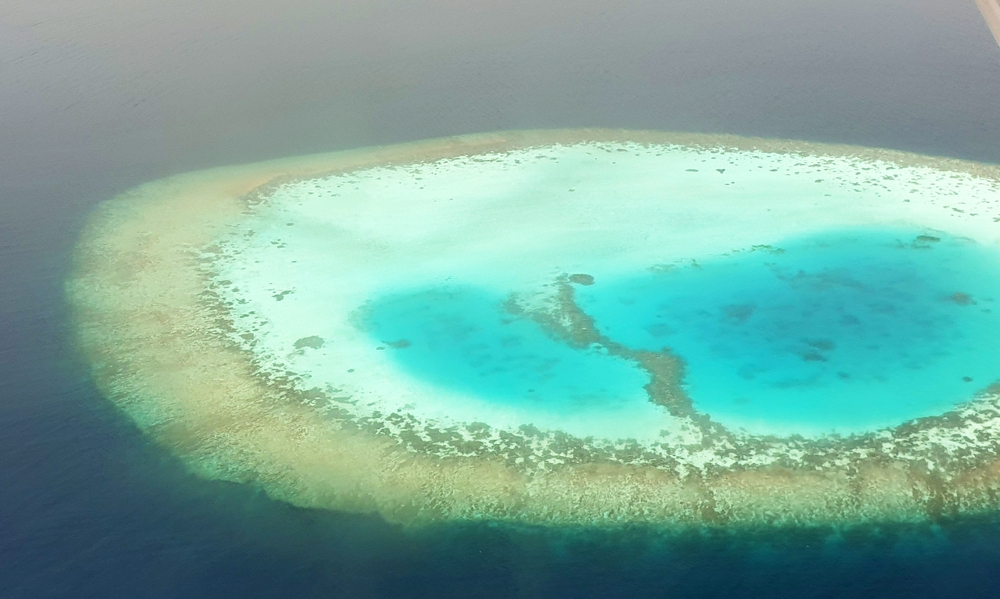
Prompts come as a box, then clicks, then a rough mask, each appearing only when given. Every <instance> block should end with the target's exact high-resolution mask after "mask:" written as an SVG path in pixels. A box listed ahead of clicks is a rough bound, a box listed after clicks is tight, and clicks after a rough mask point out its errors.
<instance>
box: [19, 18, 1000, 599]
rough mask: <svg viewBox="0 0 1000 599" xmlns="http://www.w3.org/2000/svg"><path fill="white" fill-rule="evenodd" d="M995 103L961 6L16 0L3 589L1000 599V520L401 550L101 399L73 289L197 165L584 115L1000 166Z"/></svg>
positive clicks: (502, 537) (568, 122)
mask: <svg viewBox="0 0 1000 599" xmlns="http://www.w3.org/2000/svg"><path fill="white" fill-rule="evenodd" d="M997 98H1000V48H998V47H997V45H996V43H995V41H994V40H993V38H992V36H991V35H990V33H989V31H988V29H987V28H986V26H985V25H984V24H983V22H982V19H981V17H980V16H979V14H978V12H977V11H976V9H975V6H974V3H973V2H969V1H965V0H961V1H960V0H847V1H845V2H837V3H831V2H826V1H820V0H804V1H802V0H800V1H795V2H792V1H786V0H749V1H747V2H741V3H731V2H729V3H727V2H722V1H721V0H703V1H698V2H695V1H692V0H667V1H662V0H661V1H658V2H653V1H646V0H634V1H624V2H622V1H616V2H610V1H609V2H604V1H597V2H587V3H582V4H581V3H568V2H552V3H530V2H510V3H501V2H464V3H459V2H449V1H445V0H431V1H430V2H426V3H406V2H381V3H374V2H361V1H358V0H348V1H345V2H337V3H329V2H319V1H317V0H292V1H291V2H284V3H278V2H274V1H271V0H262V1H261V2H257V3H254V4H245V3H240V2H235V1H231V0H212V1H210V2H195V1H194V0H176V1H172V2H166V3H164V2H158V3H157V2H151V1H149V0H137V1H136V2H131V3H118V2H113V1H112V0H85V1H81V2H76V3H64V2H57V1H56V0H34V1H31V2H28V1H26V0H11V1H8V2H5V3H3V5H2V6H0V597H4V598H5V599H6V598H8V597H10V598H39V597H102V598H106V597H150V598H153V597H155V598H168V597H185V598H203V597H351V598H366V597H421V598H423V597H426V598H431V597H433V598H441V597H456V598H465V597H546V598H548V597H628V598H640V597H663V598H667V597H671V598H673V597H725V598H739V597H789V598H792V597H795V598H803V597H865V598H868V597H880V598H881V597H884V598H904V597H905V598H907V599H910V598H913V597H949V598H950V597H955V598H966V597H997V596H998V595H1000V517H983V518H979V519H972V518H966V519H961V520H957V521H955V520H943V521H940V522H935V523H932V524H928V525H920V526H902V525H886V526H872V527H865V528H862V529H855V530H848V531H834V530H826V529H824V530H811V529H810V530H757V531H746V530H744V531H712V532H706V531H690V532H687V533H683V534H667V533H663V532H660V531H655V530H650V529H647V528H641V527H636V528H625V529H621V530H611V531H595V530H587V529H572V530H563V529H533V528H513V527H508V526H493V525H490V524H450V525H444V526H439V527H436V528H431V529H426V530H422V531H417V532H413V531H410V532H407V531H404V530H402V529H400V528H398V527H395V526H392V525H388V524H386V523H384V522H382V521H380V520H379V519H378V518H376V517H369V516H358V515H348V514H340V513H333V512H321V511H310V510H302V509H296V508H293V507H290V506H288V505H285V504H282V503H279V502H275V501H272V500H270V499H269V498H268V497H266V496H265V495H263V494H262V493H260V492H258V491H257V490H255V489H254V488H252V487H249V486H240V485H233V484H226V483H218V482H211V481H205V480H202V479H198V478H195V477H193V476H191V475H190V474H188V473H187V472H186V471H185V470H184V469H183V467H182V466H181V465H180V463H179V462H178V461H177V460H176V459H175V458H173V457H172V456H171V455H170V454H169V453H168V452H167V451H165V450H164V449H163V448H161V447H158V446H156V445H154V444H153V443H151V442H150V441H149V440H148V439H146V438H145V437H144V436H143V435H141V434H140V433H139V432H138V430H137V429H136V428H135V426H134V425H133V424H132V423H131V422H130V421H129V420H128V419H127V418H125V417H124V416H123V415H122V414H120V413H119V412H118V411H117V410H116V409H115V408H114V407H113V406H112V405H111V404H110V403H109V402H107V401H105V400H104V399H103V398H102V397H101V395H100V394H99V393H98V391H97V390H96V389H95V387H94V385H93V382H92V381H91V380H90V378H89V374H88V371H87V368H86V365H85V364H84V361H83V360H82V359H81V357H80V356H79V355H78V354H77V353H76V351H75V349H74V347H73V343H72V326H71V322H70V315H69V314H68V312H67V307H66V305H65V302H64V299H63V290H62V282H63V280H64V278H65V277H66V275H67V274H68V273H69V272H70V269H71V267H72V262H71V250H72V247H73V244H74V241H75V239H76V236H77V235H78V233H79V232H80V230H81V228H82V227H83V224H84V222H85V219H86V215H87V212H88V211H89V210H90V209H91V208H92V207H93V206H94V205H96V204H97V203H98V202H100V201H101V200H103V199H106V198H108V197H111V196H113V195H115V194H117V193H119V192H121V191H123V190H125V189H128V188H129V187H131V186H134V185H137V184H139V183H142V182H144V181H148V180H150V179H154V178H158V177H162V176H165V175H168V174H171V173H178V172H184V171H187V170H191V169H194V168H202V167H209V166H216V165H222V164H233V163H240V162H247V161H251V160H262V159H266V158H273V157H280V156H288V155H296V154H303V153H307V152H311V151H320V150H331V149H338V148H350V147H357V146H361V145H371V144H381V143H391V142H398V141H407V140H415V139H422V138H427V137H434V136H441V135H448V134H458V133H468V132H475V131H489V130H500V129H513V128H554V127H586V126H604V127H627V128H654V129H663V130H679V131H696V132H706V133H716V132H720V133H734V134H743V135H759V136H765V137H780V138H797V139H806V140H813V141H821V142H837V143H852V144H860V145H868V146H879V147H888V148H895V149H902V150H911V151H917V152H922V153H927V154H933V155H944V156H953V157H959V158H965V159H972V160H979V161H985V162H992V163H1000V102H998V101H997ZM956 291H961V290H956Z"/></svg>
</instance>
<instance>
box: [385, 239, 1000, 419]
mask: <svg viewBox="0 0 1000 599" xmlns="http://www.w3.org/2000/svg"><path fill="white" fill-rule="evenodd" d="M998 266H1000V257H998V254H997V253H996V252H995V251H993V250H991V249H988V248H984V247H982V246H979V245H976V244H974V243H973V242H970V241H967V240H963V239H959V238H954V237H949V236H947V235H943V234H940V233H935V232H927V231H916V230H905V231H900V230H885V229H870V228H864V229H854V230H841V231H832V232H826V233H821V234H814V235H811V236H808V237H803V238H798V239H792V240H789V241H787V242H786V243H782V244H780V245H776V246H766V247H756V248H752V249H750V250H747V251H743V252H738V253H734V254H731V255H727V256H719V257H717V258H714V259H711V260H704V261H702V262H700V263H698V262H694V261H692V262H690V263H686V264H684V263H682V264H676V265H668V266H666V267H663V266H660V267H657V268H654V269H650V270H649V271H646V272H642V273H625V274H622V275H620V276H618V277H614V278H613V279H605V280H597V281H596V283H595V284H594V285H592V286H577V291H576V297H577V303H578V305H579V306H580V307H581V308H582V309H583V310H584V311H585V312H586V313H588V314H589V315H591V316H592V317H593V318H594V319H595V320H596V324H597V327H598V329H599V330H600V332H601V333H603V334H604V335H606V336H607V337H609V338H610V339H612V340H614V341H617V342H619V343H622V344H624V345H625V346H627V347H629V348H632V349H645V350H654V351H655V350H661V349H664V348H668V349H669V350H670V351H671V352H673V353H674V354H675V355H678V356H680V357H681V358H682V359H683V360H684V362H685V364H686V374H685V378H684V387H685V388H686V390H687V392H688V394H689V396H690V397H691V398H692V401H693V404H694V407H695V408H696V409H697V410H699V411H701V412H703V413H707V414H709V415H710V416H711V417H712V418H713V419H714V420H716V421H719V422H721V423H722V424H724V425H727V426H731V427H734V428H744V429H746V430H748V431H750V432H754V433H779V434H791V433H803V434H817V433H824V432H837V433H851V432H858V431H863V430H871V429H874V428H878V427H883V426H893V425H896V424H899V423H902V422H904V421H906V420H909V419H912V418H917V417H923V416H929V415H935V414H939V413H942V412H945V411H947V410H948V409H950V408H952V407H953V406H955V405H956V404H957V403H960V402H962V401H965V400H968V399H971V398H972V397H973V396H974V394H975V393H976V391H977V390H980V389H982V388H984V387H985V386H987V385H989V384H990V383H993V382H995V381H996V380H998V379H1000V363H998V360H997V358H998V353H1000V352H998V344H1000V311H995V309H996V307H997V306H996V299H997V298H1000V278H998V277H996V275H995V273H996V272H997V267H998ZM504 299H505V298H504V297H502V296H500V295H494V294H491V293H489V292H486V291H483V290H480V289H476V288H472V287H448V288H445V287H439V288H432V289H420V290H413V291H411V292H396V293H392V294H388V295H385V296H381V297H379V298H376V299H375V300H374V301H372V302H371V303H370V311H369V319H368V327H369V331H370V332H371V334H372V335H373V336H374V337H376V338H377V340H378V342H379V343H383V344H389V346H390V347H389V349H391V350H393V351H392V352H391V355H392V356H393V360H395V361H397V362H398V363H399V364H400V365H401V366H402V367H403V368H405V369H406V370H408V371H409V372H410V373H411V374H413V375H415V376H418V377H420V378H423V379H426V380H428V381H431V382H433V383H435V384H438V385H444V386H447V387H451V388H454V389H457V390H461V391H463V392H470V393H474V394H476V395H478V396H480V397H483V398H486V399H488V400H489V401H491V402H497V403H500V404H508V405H516V406H518V407H522V408H523V407H532V408H533V409H539V410H543V411H546V412H558V411H565V413H567V414H569V413H573V412H574V411H576V410H579V409H586V410H590V411H593V410H598V411H599V410H601V409H603V408H608V409H611V408H613V407H620V406H621V404H622V402H627V401H648V400H647V399H646V398H645V395H644V394H643V393H642V392H641V389H642V386H643V385H645V384H646V382H648V376H647V375H646V374H645V373H644V372H643V371H641V370H640V369H639V368H638V367H637V366H636V365H633V364H630V363H629V362H627V361H626V360H624V359H622V358H618V357H615V356H610V355H608V354H607V351H606V350H605V349H604V348H602V347H600V346H597V345H595V346H592V347H590V348H588V349H586V350H578V349H573V348H572V347H570V346H568V345H567V344H565V343H563V342H562V341H560V340H559V339H557V338H555V337H552V336H549V335H547V334H546V333H545V332H544V331H543V330H542V329H541V327H539V326H538V325H537V324H535V323H534V322H533V321H530V320H527V319H524V318H517V317H516V316H514V315H512V314H511V313H509V312H508V311H507V310H506V309H505V307H504Z"/></svg>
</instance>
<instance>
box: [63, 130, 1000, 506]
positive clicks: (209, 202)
mask: <svg viewBox="0 0 1000 599" xmlns="http://www.w3.org/2000/svg"><path fill="white" fill-rule="evenodd" d="M998 222H1000V168H997V167H993V166H988V165H979V164H973V163H967V162H961V161H955V160H946V159H937V158H929V157H923V156H917V155H912V154H904V153H899V152H891V151H883V150H872V149H862V148H853V147H842V146H827V145H820V144H808V143H798V142H786V141H773V140H754V139H744V138H734V137H721V136H697V135H674V134H665V133H655V132H633V131H625V132H620V131H604V130H573V131H541V132H508V133H500V134H488V135H478V136H468V137H460V138H449V139H443V140H431V141H426V142H420V143H414V144H407V145H399V146H390V147H385V148H372V149H363V150H357V151H351V152H342V153H334V154H327V155H318V156H307V157H296V158H290V159H286V160H281V161H273V162H268V163H260V164H252V165H245V166H239V167H227V168H222V169H213V170H209V171H201V172H196V173H190V174H186V175H181V176H177V177H172V178H169V179H164V180H161V181H155V182H152V183H149V184H146V185H144V186H141V187H139V188H137V189H134V190H131V191H129V192H127V193H125V194H123V195H122V196H119V197H117V198H115V199H113V200H110V201H108V202H106V203H104V204H102V205H101V206H99V207H98V208H97V209H96V210H95V212H94V214H93V215H92V218H91V221H90V223H89V224H88V226H87V228H86V230H85V231H84V234H83V236H82V238H81V240H80V242H79V245H78V248H77V256H76V267H75V270H74V272H73V274H72V276H71V277H70V280H69V281H68V283H67V289H68V296H69V298H70V302H71V304H72V306H73V308H74V314H75V320H76V326H77V329H78V331H79V340H80V345H81V348H82V349H83V351H84V352H85V354H86V355H87V356H88V358H89V360H90V361H91V363H92V365H93V372H94V378H95V380H96V381H97V383H98V385H99V386H100V387H101V388H102V390H103V391H104V392H105V393H106V394H107V396H108V397H109V398H110V399H111V400H112V401H113V402H115V403H116V404H117V405H118V406H120V407H121V408H122V409H123V410H124V411H125V412H127V413H128V414H129V415H130V416H131V417H132V418H133V419H134V420H135V422H136V423H137V424H138V425H139V426H140V427H141V428H142V429H143V430H145V431H146V432H148V433H149V434H150V435H152V436H153V437H154V438H156V439H157V440H158V441H159V442H160V443H162V444H163V445H164V446H166V447H168V448H170V449H171V450H172V451H174V452H175V453H176V454H177V455H179V456H181V457H182V458H183V459H184V460H185V462H186V463H187V464H188V465H189V466H190V467H191V468H192V469H193V470H194V471H196V472H198V473H200V474H202V475H204V476H207V477H212V478H221V479H226V480H233V481H243V482H251V483H253V484H257V485H260V486H261V487H262V488H263V489H264V490H266V491H267V492H268V493H269V494H271V495H272V496H274V497H277V498H280V499H283V500H287V501H289V502H292V503H294V504H297V505H303V506H310V507H320V508H330V509H340V510H350V511H363V512H377V513H379V514H381V515H383V516H384V517H385V518H386V519H388V520H390V521H395V522H401V523H406V524H418V523H422V522H433V521H440V520H450V519H494V520H502V521H513V522H526V523H539V524H590V525H606V524H615V523H622V522H648V523H656V524H660V525H666V526H671V525H679V526H687V525H702V524H710V525H716V524H726V525H758V524H810V523H812V524H817V523H818V524H822V523H859V522H869V521H884V520H895V521H898V520H925V519H928V518H936V517H940V516H942V515H950V514H961V513H972V512H977V511H983V510H992V509H996V508H997V507H998V506H997V501H998V500H997V499H996V497H997V491H998V490H1000V484H998V483H1000V478H998V476H1000V472H998V468H1000V388H997V387H996V386H991V385H989V384H988V382H980V381H978V380H977V381H976V382H975V384H974V386H975V389H977V390H978V391H975V392H974V389H973V388H972V387H970V391H969V396H968V397H967V398H966V399H965V400H964V401H962V402H960V403H957V404H955V405H953V406H951V407H950V408H949V409H947V410H944V411H942V412H941V413H939V414H935V415H931V416H925V417H921V418H918V419H915V420H910V421H907V422H899V423H894V424H893V425H892V426H880V427H876V428H874V429H872V430H864V431H850V432H846V433H843V434H836V432H834V433H833V434H815V433H814V432H813V431H809V432H803V433H802V434H796V433H795V432H794V431H792V432H790V433H788V434H754V433H752V432H747V431H743V430H738V429H733V428H731V427H726V426H723V425H722V424H720V423H719V422H718V421H716V420H713V419H712V417H711V414H706V413H702V412H700V411H699V410H698V409H696V408H697V405H698V402H697V398H696V397H695V398H692V397H689V396H688V393H687V390H686V387H685V369H686V368H687V365H686V362H685V359H684V356H683V355H678V354H676V353H674V352H672V351H670V348H669V347H663V348H656V349H655V350H652V349H649V348H643V347H637V346H635V345H633V344H626V343H623V342H621V341H620V340H617V339H616V338H614V336H611V335H608V334H607V333H606V332H605V331H604V329H603V328H602V323H601V322H600V321H595V319H594V317H593V315H592V314H591V313H590V312H589V311H588V310H586V309H585V306H583V305H581V302H580V301H579V300H580V297H579V294H580V293H583V290H588V293H589V290H591V289H598V288H599V287H600V286H601V284H602V283H601V282H602V281H604V280H605V279H606V278H607V277H609V276H614V275H616V274H620V273H622V272H628V271H635V270H641V269H644V270H651V271H657V272H670V271H672V269H676V268H678V265H680V264H687V265H689V266H690V265H691V264H692V261H699V260H706V259H711V258H712V257H713V256H720V255H723V254H726V253H731V252H734V251H738V250H742V251H756V252H765V253H766V252H780V251H782V250H781V248H780V247H779V246H777V245H775V244H776V243H777V242H779V241H780V240H782V239H786V238H789V237H792V236H796V235H799V236H801V235H802V234H805V233H809V232H810V231H817V230H826V229H830V228H837V227H858V226H886V227H897V228H898V227H909V228H913V229H919V230H921V231H926V232H925V233H922V234H921V235H918V236H916V237H914V238H913V240H912V244H914V246H927V247H930V246H933V245H934V244H935V243H936V241H935V240H938V239H939V237H940V236H942V235H948V236H953V237H955V238H962V239H968V240H969V242H970V243H975V244H977V245H978V246H982V247H985V248H994V247H995V246H996V245H997V242H998V240H1000V224H998ZM937 231H941V232H943V233H941V234H940V235H939V234H937V233H932V232H937ZM458 284H462V285H469V286H473V287H475V288H478V289H485V290H488V291H489V292H490V293H494V294H495V295H496V296H497V297H499V298H501V299H500V300H499V301H498V302H497V304H498V306H499V309H498V311H497V312H498V313H502V314H505V315H506V316H504V315H501V316H500V317H498V318H501V319H502V320H503V321H502V322H500V323H499V324H497V326H499V327H507V328H508V329H510V330H516V331H522V333H519V334H520V335H522V337H521V338H519V339H522V338H524V336H525V335H531V334H534V333H532V332H531V331H537V332H539V333H538V334H539V335H545V336H547V337H548V338H550V339H552V340H554V341H553V342H558V344H559V347H561V348H562V349H561V350H560V351H564V352H566V353H565V354H561V355H566V356H569V357H567V358H566V360H568V361H569V362H567V363H570V364H578V366H574V367H573V368H575V369H576V370H574V371H573V372H576V373H578V376H579V377H580V379H581V380H579V381H570V382H568V383H566V385H567V386H566V388H567V389H570V391H568V392H567V393H570V394H573V393H576V395H573V396H572V397H574V398H576V399H574V401H577V403H576V404H572V405H575V406H576V407H575V408H573V409H572V410H566V409H565V408H564V407H561V406H562V404H559V405H557V406H556V407H557V408H559V409H555V408H553V406H552V405H549V404H543V403H539V402H537V401H534V400H533V399H532V397H533V396H532V395H530V394H531V393H534V392H535V390H534V389H529V390H526V391H525V394H526V395H525V399H523V400H519V401H518V402H513V403H504V402H498V401H491V400H489V399H488V398H484V397H480V396H478V395H477V394H476V393H474V392H470V391H469V390H468V389H464V388H448V387H446V386H442V385H440V384H435V383H433V381H431V382H429V381H428V380H422V379H421V378H420V377H419V376H415V375H414V373H413V371H412V370H407V369H406V368H403V367H401V365H400V363H399V360H398V356H400V355H401V354H400V352H412V351H414V348H415V347H417V345H415V344H418V343H419V340H418V339H417V338H416V337H414V336H412V335H411V336H391V337H388V336H387V337H385V338H382V337H373V333H372V325H371V323H372V321H373V320H372V319H373V318H374V316H373V315H376V316H377V311H376V308H377V306H376V305H375V304H373V298H376V299H377V298H379V297H383V296H386V297H390V299H391V298H392V297H395V296H392V295H391V294H392V293H393V292H394V290H400V289H416V288H434V289H444V290H447V289H455V287H454V286H455V285H458ZM449 286H450V287H449ZM387 290H388V291H387ZM387 293H388V294H389V295H386V294H387ZM979 299H980V298H979V297H978V296H977V295H973V294H970V293H968V292H967V290H964V289H956V290H954V292H953V293H952V295H950V296H946V297H945V301H947V302H948V303H949V305H951V306H953V307H954V309H956V310H958V309H964V308H974V309H986V308H984V307H982V306H979V305H978V304H976V303H974V302H977V301H979ZM393 301H394V300H393ZM421 301H425V303H426V302H431V303H432V304H433V300H427V299H426V298H424V299H422V300H421ZM392 305H393V306H394V309H396V308H398V309H399V310H401V312H400V314H405V311H404V309H406V308H407V306H406V305H405V304H392ZM373 306H374V307H373ZM738 308H739V307H738V306H737V307H736V308H733V310H734V311H733V312H732V314H730V317H731V318H732V319H734V320H739V319H741V318H743V319H745V318H747V317H748V314H749V313H743V312H739V311H738ZM512 327H513V328H512ZM518 327H520V328H518ZM515 341H518V340H517V339H515V340H514V341H510V342H511V343H514V342H515ZM813 341H814V346H815V347H813V348H812V349H813V350H814V353H815V354H816V355H817V356H820V358H822V354H823V352H829V351H830V350H831V346H830V344H829V342H828V341H826V342H824V340H822V339H821V340H819V341H816V340H813ZM518 342H519V341H518ZM824 343H825V344H824ZM518 355H519V356H522V354H518ZM809 355H812V354H809ZM820 358H817V360H818V359H820ZM519 359H520V358H519ZM527 359H528V358H525V360H527ZM803 359H804V360H805V358H803ZM572 360H579V362H572ZM491 376H493V375H491ZM496 376H497V377H501V378H498V379H497V380H501V381H507V380H508V379H503V378H502V376H505V375H503V374H502V373H501V374H497V375H496ZM587 377H590V378H587ZM997 379H1000V376H997ZM606 381H611V382H608V385H609V387H608V390H607V391H606V393H607V394H610V395H614V397H615V398H616V399H615V402H614V403H613V404H606V403H605V404H602V403H601V402H599V401H596V400H595V401H596V404H595V403H594V402H591V401H590V399H588V398H587V397H583V399H580V397H582V396H581V395H580V393H579V389H580V388H585V387H586V386H587V385H595V384H603V383H604V382H606ZM616 381H617V382H616ZM550 383H551V381H550V380H549V379H546V384H550ZM612 383H614V385H612ZM619 383H620V384H619ZM505 384H506V383H505ZM615 385H617V386H615ZM560 389H561V388H560ZM629 389H631V391H629ZM599 399H600V398H599ZM692 399H694V401H692ZM588 402H590V403H588ZM595 405H596V407H595ZM540 406H541V407H540ZM609 406H610V407H609Z"/></svg>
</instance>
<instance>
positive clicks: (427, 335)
mask: <svg viewBox="0 0 1000 599" xmlns="http://www.w3.org/2000/svg"><path fill="white" fill-rule="evenodd" d="M505 299H506V298H504V297H503V296H501V295H497V294H493V293H489V292H487V291H484V290H481V289H477V288H475V287H451V288H433V289H427V290H421V291H415V292H411V293H396V294H392V295H386V296H383V297H380V298H378V299H376V300H375V301H373V302H371V303H370V304H369V307H370V311H369V314H370V318H369V322H368V323H367V327H368V330H369V331H370V332H371V333H372V334H373V335H374V336H375V337H376V338H377V339H378V341H379V342H380V343H382V344H383V345H382V347H384V348H386V350H387V351H391V352H392V354H393V356H394V357H395V358H396V359H397V360H398V361H399V362H400V363H401V364H402V365H403V366H404V367H405V368H406V369H407V370H409V371H410V372H411V373H412V374H415V375H417V376H419V377H421V378H423V379H425V380H428V381H430V382H432V383H435V384H438V385H443V386H446V387H449V388H452V389H455V390H458V391H461V392H465V393H471V394H474V395H476V396H479V397H482V398H484V399H486V400H488V401H491V402H495V403H499V404H504V405H508V406H514V407H518V408H530V409H531V411H533V412H539V411H540V412H548V413H556V414H558V413H575V414H578V413H579V412H581V411H587V412H590V411H601V410H608V411H609V412H610V411H614V410H615V409H616V408H618V407H620V406H621V405H622V404H624V403H627V402H630V401H642V400H643V394H642V387H643V385H645V384H646V383H648V382H649V377H648V375H646V374H645V373H644V372H642V371H641V370H639V369H638V368H636V367H635V366H634V365H632V364H631V363H629V362H627V361H625V360H623V359H621V358H617V357H615V356H609V355H608V354H607V352H606V351H605V350H604V349H603V348H601V347H599V346H593V347H591V348H589V349H587V350H585V351H581V350H578V349H574V348H572V347H570V346H569V345H566V344H565V343H562V342H561V341H559V340H556V339H554V338H552V337H550V336H548V335H546V334H545V333H544V331H543V330H542V328H541V327H539V326H538V325H536V324H535V323H534V322H533V321H531V320H528V319H526V318H522V317H517V316H515V315H513V314H511V313H510V312H509V311H507V310H506V309H505V308H504V300H505Z"/></svg>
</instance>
